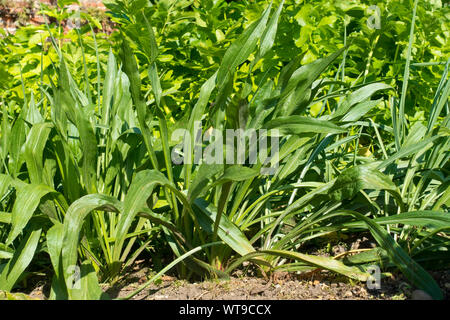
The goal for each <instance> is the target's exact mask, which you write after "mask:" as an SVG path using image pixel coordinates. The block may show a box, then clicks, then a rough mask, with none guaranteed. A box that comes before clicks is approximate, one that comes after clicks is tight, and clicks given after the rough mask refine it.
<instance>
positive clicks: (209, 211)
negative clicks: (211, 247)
mask: <svg viewBox="0 0 450 320" xmlns="http://www.w3.org/2000/svg"><path fill="white" fill-rule="evenodd" d="M194 204H195V206H196V207H197V208H198V209H199V210H196V214H197V218H198V221H199V223H200V225H201V227H202V228H203V229H204V230H205V231H206V232H207V233H209V234H212V233H213V228H214V222H215V221H216V215H217V211H216V210H217V209H216V208H215V207H214V206H213V205H212V204H209V203H207V202H206V201H205V200H203V199H201V198H198V199H196V200H195V201H194ZM217 235H218V236H219V238H220V239H221V240H222V241H223V242H225V243H226V244H227V245H229V246H230V248H232V249H233V250H234V251H236V252H237V253H239V254H240V255H242V256H244V255H246V254H248V253H250V252H253V251H255V249H254V248H253V246H252V245H251V244H250V242H249V241H248V239H247V238H246V237H245V235H244V234H243V233H242V231H241V230H239V228H238V227H236V225H235V224H234V223H233V222H231V221H230V220H229V219H228V218H227V217H226V216H225V215H222V217H221V219H220V224H219V228H218V233H217Z"/></svg>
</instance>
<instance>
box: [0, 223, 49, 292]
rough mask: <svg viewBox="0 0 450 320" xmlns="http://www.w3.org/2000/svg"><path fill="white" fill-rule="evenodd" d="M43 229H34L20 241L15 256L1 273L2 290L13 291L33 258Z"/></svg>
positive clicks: (0, 285) (0, 284)
mask: <svg viewBox="0 0 450 320" xmlns="http://www.w3.org/2000/svg"><path fill="white" fill-rule="evenodd" d="M41 231H42V230H41V229H37V230H32V231H30V232H29V233H28V235H27V236H26V237H25V238H24V239H23V240H22V241H21V242H20V245H19V247H18V248H17V249H16V250H15V252H14V256H13V257H12V259H11V260H10V261H9V262H8V263H7V264H6V266H5V268H4V269H3V271H2V272H1V274H0V290H5V291H11V289H13V288H14V285H15V283H16V282H17V280H18V279H19V277H20V276H21V275H22V273H23V272H24V271H25V269H26V268H27V267H28V265H29V264H30V262H31V260H32V259H33V256H34V253H35V251H36V248H37V246H38V244H39V239H40V237H41Z"/></svg>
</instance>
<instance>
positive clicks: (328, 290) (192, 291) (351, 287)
mask: <svg viewBox="0 0 450 320" xmlns="http://www.w3.org/2000/svg"><path fill="white" fill-rule="evenodd" d="M153 275H154V273H152V272H151V271H150V268H147V267H145V266H144V263H143V262H141V263H139V264H137V265H136V266H135V267H134V269H133V270H132V271H131V272H130V273H128V275H127V276H126V277H125V278H123V279H121V280H120V281H119V282H118V283H116V284H115V285H114V286H109V285H106V284H105V285H103V290H104V291H105V292H106V293H107V294H108V295H109V296H110V297H111V298H112V299H114V298H121V297H122V298H123V297H126V296H127V295H129V294H131V293H132V292H134V291H135V290H136V289H138V288H140V287H141V286H142V285H143V284H144V283H146V282H147V281H148V279H150V278H151V277H152V276H153ZM431 275H432V276H433V277H434V278H435V279H436V280H437V282H438V283H439V285H440V287H441V288H442V290H443V292H444V296H445V299H449V298H450V271H440V272H431ZM417 292H418V291H415V293H414V288H413V287H412V286H410V285H409V284H408V283H407V282H406V281H405V279H404V278H403V277H402V276H401V275H393V276H392V277H389V278H383V279H382V280H381V289H379V290H368V289H367V286H366V284H365V283H361V282H358V281H352V280H350V279H348V278H345V277H342V276H338V275H336V274H333V273H331V272H327V271H316V272H308V273H303V274H293V273H284V272H278V273H275V274H273V275H272V276H271V277H270V278H268V279H265V278H261V277H254V276H248V275H245V276H233V277H232V278H231V279H230V280H207V281H201V282H188V281H185V280H178V279H177V278H175V277H171V276H163V277H162V278H161V280H160V281H158V282H157V283H153V284H151V285H150V286H148V287H147V288H146V289H144V290H143V291H142V292H140V293H139V294H137V295H136V296H134V297H133V298H132V299H133V300H407V299H417ZM28 293H29V295H30V296H31V297H32V298H34V299H47V297H48V293H49V285H48V283H45V282H40V283H36V286H35V287H34V289H33V290H32V291H31V292H28ZM419 293H420V292H419Z"/></svg>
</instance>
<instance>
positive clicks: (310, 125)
mask: <svg viewBox="0 0 450 320" xmlns="http://www.w3.org/2000/svg"><path fill="white" fill-rule="evenodd" d="M264 128H266V129H268V130H270V129H278V130H279V131H280V134H304V133H345V132H346V130H344V129H342V128H340V127H339V126H337V125H335V124H334V123H332V122H330V121H326V120H319V119H315V118H309V117H302V116H287V117H279V118H276V119H274V120H271V121H269V122H268V123H267V124H266V125H265V126H264Z"/></svg>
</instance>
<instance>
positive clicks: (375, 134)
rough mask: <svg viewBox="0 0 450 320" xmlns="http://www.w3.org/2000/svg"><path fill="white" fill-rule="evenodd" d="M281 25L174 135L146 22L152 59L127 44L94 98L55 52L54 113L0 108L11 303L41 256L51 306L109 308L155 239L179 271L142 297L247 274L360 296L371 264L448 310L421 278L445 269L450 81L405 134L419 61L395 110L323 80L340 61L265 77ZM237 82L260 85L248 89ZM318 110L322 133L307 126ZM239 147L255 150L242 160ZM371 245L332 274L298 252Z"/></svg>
mask: <svg viewBox="0 0 450 320" xmlns="http://www.w3.org/2000/svg"><path fill="white" fill-rule="evenodd" d="M282 8H283V1H282V2H281V4H280V5H279V6H278V7H277V8H276V9H275V10H272V5H269V6H268V8H267V9H266V10H265V11H264V13H263V14H262V16H261V17H260V18H259V19H258V20H257V21H255V22H254V23H253V24H251V25H250V26H249V27H248V28H247V29H246V30H245V31H244V32H243V33H242V35H241V36H240V37H239V38H238V39H237V40H236V41H235V42H233V43H232V44H231V45H230V46H229V47H228V49H227V51H226V53H225V55H224V56H223V60H222V63H221V65H220V67H219V68H218V70H217V71H216V72H215V74H214V75H213V76H212V77H211V78H209V79H208V80H207V81H206V82H205V83H204V84H203V85H202V87H201V90H200V92H199V93H198V96H197V97H196V99H194V101H192V102H191V104H192V107H191V108H190V109H189V110H190V112H189V113H186V115H185V117H184V118H183V119H181V120H179V121H174V120H173V119H168V116H167V114H166V112H165V107H166V106H167V105H166V101H165V93H164V92H163V91H162V89H161V83H160V74H159V71H158V64H157V62H156V61H157V59H156V58H157V57H158V54H159V53H158V45H157V42H156V39H155V37H154V35H153V29H152V26H151V24H150V21H148V20H146V19H145V16H143V19H144V21H146V23H145V28H144V29H143V30H140V31H141V32H143V33H144V32H145V34H146V35H147V38H146V39H147V40H148V46H147V47H146V48H147V49H148V50H145V51H143V52H141V51H139V50H137V48H138V46H136V44H135V43H134V42H133V40H132V38H130V37H129V36H128V35H127V32H126V30H124V32H123V34H122V44H121V53H120V62H119V63H118V61H117V60H116V57H115V56H114V54H113V53H112V52H110V54H109V57H108V64H107V69H106V72H105V77H104V79H100V78H99V79H98V87H99V88H101V90H98V94H97V95H93V94H91V93H90V92H89V90H90V85H89V79H88V78H86V79H85V85H84V86H83V87H82V88H84V89H80V88H81V86H79V85H78V84H77V83H76V81H74V80H73V77H72V75H71V74H70V72H69V71H68V68H67V67H66V62H65V59H64V56H63V54H62V53H61V51H60V49H59V47H58V44H57V43H56V41H54V40H53V45H54V47H55V48H56V51H57V52H58V54H59V64H58V79H57V81H55V83H53V82H51V83H50V86H49V89H46V88H44V87H42V91H43V94H44V96H45V99H42V101H38V102H37V103H36V102H35V100H34V97H31V99H30V102H29V103H28V104H26V105H25V106H24V107H23V108H22V110H21V112H20V114H19V115H16V114H15V113H14V111H13V110H11V108H8V104H7V102H5V101H3V102H2V122H1V128H2V129H1V144H0V146H1V149H0V157H1V161H2V163H1V169H0V170H1V171H0V172H1V174H0V179H1V183H0V210H1V211H0V230H1V231H2V232H1V234H0V263H2V264H1V265H0V289H1V290H6V291H10V290H11V289H13V287H14V285H15V284H16V283H17V282H18V281H19V279H20V277H21V276H22V275H23V274H24V271H25V269H26V268H27V267H28V266H29V264H30V262H31V261H32V259H33V257H34V256H35V255H38V254H47V255H48V256H49V257H50V260H51V266H52V269H53V271H52V272H53V281H52V290H51V298H55V299H68V298H69V299H99V298H102V297H104V294H103V292H102V290H101V289H100V286H99V277H100V279H101V281H110V282H114V281H116V280H117V279H118V278H119V277H120V275H121V274H122V273H123V271H124V268H126V267H127V266H130V265H131V264H132V263H133V261H134V260H135V259H136V258H137V257H138V255H139V254H140V253H141V252H142V251H143V250H144V249H145V248H146V247H147V246H148V245H149V244H151V243H152V241H154V240H155V239H154V238H155V235H156V232H161V233H162V234H163V235H164V237H165V242H166V243H167V245H168V247H170V249H171V250H172V252H173V254H174V257H175V259H174V261H173V262H171V263H170V264H169V265H167V266H166V267H165V268H163V270H161V271H160V272H159V273H158V274H157V275H156V276H155V277H153V278H152V279H150V280H149V282H148V283H146V284H144V285H143V287H141V288H140V289H138V291H139V290H142V289H143V288H145V286H147V285H148V284H149V283H151V282H152V281H154V280H155V279H156V278H157V277H159V276H160V275H161V274H162V273H164V272H166V271H167V270H168V269H170V268H172V267H173V266H175V265H176V264H178V266H179V274H180V276H181V277H191V276H192V275H193V274H194V273H195V274H197V275H199V276H202V277H205V276H216V277H225V278H226V277H228V276H229V275H230V274H231V272H232V271H233V270H234V269H235V268H237V267H238V266H240V265H241V264H242V263H243V262H244V261H252V262H253V263H255V264H257V265H258V266H260V267H261V270H263V272H271V271H273V270H277V269H284V270H292V271H294V270H314V269H317V268H319V269H327V270H331V271H333V272H336V273H340V274H343V275H345V276H348V277H350V278H353V279H356V280H360V281H366V280H367V279H368V278H369V276H370V274H369V273H368V272H367V270H368V268H369V267H370V266H372V265H374V264H380V265H382V266H386V267H396V268H398V269H399V270H400V271H401V272H403V274H404V275H405V276H406V277H407V278H408V279H409V280H410V281H411V282H412V283H413V284H414V285H415V286H417V287H419V288H421V289H424V290H426V291H427V292H429V293H430V294H431V295H432V296H433V297H434V298H442V293H441V292H440V289H439V287H438V286H437V284H436V283H435V281H434V280H433V278H432V277H431V276H430V275H429V274H428V273H427V272H426V271H425V270H424V269H423V267H422V266H421V264H426V263H430V262H431V263H434V264H438V265H440V266H446V265H448V263H449V259H448V255H447V256H446V253H447V251H448V250H447V248H448V230H449V225H450V218H449V217H448V212H447V209H448V203H449V192H448V189H449V188H448V183H449V180H448V177H447V172H448V157H449V153H448V150H449V148H448V145H449V139H448V129H449V117H448V112H447V115H446V116H445V117H444V118H443V119H442V118H441V117H440V115H441V113H442V110H447V111H448V95H449V82H448V65H447V69H446V70H445V73H444V74H443V76H442V80H441V83H440V85H439V87H438V89H437V93H436V96H435V99H434V103H433V106H432V109H431V113H430V118H429V121H428V123H425V124H421V123H415V124H409V123H406V122H405V120H404V110H405V99H406V97H405V94H406V92H407V91H406V89H407V81H408V80H407V79H408V68H409V63H410V56H411V54H409V56H408V59H407V64H406V67H405V77H404V78H405V81H404V86H403V90H402V94H401V95H400V100H399V102H397V100H396V99H395V98H392V99H389V94H390V93H391V92H393V91H394V92H395V88H391V87H390V86H388V85H386V84H383V83H377V82H374V83H366V84H363V85H354V86H352V87H348V86H346V85H345V83H342V82H340V81H337V78H335V79H331V80H330V79H326V78H324V77H321V76H322V75H323V74H324V72H325V71H326V70H327V68H328V67H329V66H330V65H332V64H334V63H335V61H336V60H337V59H338V58H339V57H340V56H341V55H342V54H343V53H344V52H345V51H346V50H347V49H348V47H346V46H344V47H343V48H342V49H340V50H339V51H337V52H336V53H334V54H332V55H329V56H327V57H324V58H321V59H319V60H316V61H314V62H312V63H309V64H306V65H302V64H301V56H299V57H294V59H293V60H292V62H291V63H289V64H287V65H285V66H277V67H276V70H277V72H276V73H275V75H273V73H272V72H271V73H269V72H266V73H265V74H263V76H259V77H258V78H255V77H253V71H254V70H255V68H258V62H259V61H260V60H263V59H271V56H270V55H268V53H269V52H270V50H271V48H272V46H273V44H274V42H275V36H276V34H277V26H278V20H279V17H280V15H281V13H282ZM272 11H273V12H272ZM413 21H414V19H413ZM413 26H414V23H413V24H412V29H411V33H412V34H413ZM411 39H412V37H411ZM411 43H412V40H410V44H409V48H411ZM137 54H138V55H140V56H141V58H142V57H145V59H147V62H148V66H149V68H148V70H145V73H147V74H148V78H149V79H150V82H151V88H152V92H151V95H150V94H143V92H142V82H141V78H142V72H143V71H142V70H139V67H138V64H137V61H136V55H137ZM344 64H345V60H344V61H343V62H342V63H341V64H340V67H339V70H343V69H344V66H345V65H344ZM242 65H245V66H246V68H247V70H248V74H247V76H245V77H242V76H239V77H238V76H237V73H236V70H237V68H238V67H239V66H242ZM274 68H275V67H274ZM241 70H242V68H241ZM98 71H99V74H100V70H98ZM259 74H261V73H259ZM334 87H339V89H336V90H334V89H333V88H334ZM372 98H374V99H372ZM44 100H45V101H44ZM318 103H320V104H322V110H321V112H319V116H317V117H312V116H310V115H309V114H310V112H309V110H310V109H311V107H312V106H313V105H317V104H318ZM380 104H387V105H388V106H390V107H391V109H392V120H393V124H392V127H388V126H385V125H379V124H376V123H374V122H373V121H372V120H371V112H372V111H373V110H374V109H375V108H376V107H377V106H378V105H380ZM47 106H49V107H50V108H48V107H47ZM49 110H50V112H49ZM199 123H201V124H202V126H200V127H199ZM229 132H234V133H236V132H238V133H239V134H243V136H242V135H241V136H240V135H239V134H237V135H236V136H233V137H232V140H233V143H231V144H230V143H228V142H230V141H225V142H224V140H223V137H226V136H227V135H228V133H229ZM246 132H260V133H262V135H261V136H259V137H258V136H256V138H255V139H253V138H252V136H250V137H247V139H246V137H245V133H246ZM180 133H181V134H180ZM199 137H200V139H199ZM202 137H207V138H206V139H202ZM386 137H389V138H390V139H389V138H386ZM235 138H236V139H237V142H238V143H237V144H235V143H234V142H235ZM392 138H393V139H394V142H393V143H386V141H390V140H392ZM263 141H266V145H265V148H263V151H265V152H260V154H258V155H257V156H256V157H255V156H254V154H253V153H252V152H251V150H253V149H252V147H253V146H254V145H261V144H262V143H263ZM268 141H270V142H268ZM242 150H244V151H243V152H242ZM259 151H261V150H259ZM198 154H200V160H199V161H195V160H196V158H197V156H198ZM205 156H206V157H205ZM208 156H209V157H208ZM239 156H240V158H239ZM211 158H212V159H213V160H214V161H209V160H211ZM175 159H177V161H175ZM180 159H181V161H178V160H180ZM228 159H231V161H228ZM267 170H269V171H267ZM268 172H269V174H268ZM367 231H368V232H370V234H371V235H372V237H373V238H374V240H375V241H376V242H377V243H378V247H377V248H375V249H373V250H366V251H361V252H358V253H357V254H355V255H343V256H341V257H334V258H332V257H326V256H318V255H313V254H307V253H306V252H304V251H302V248H303V246H304V245H305V244H307V243H308V242H309V241H312V240H313V239H320V238H323V237H329V236H331V235H335V234H338V233H354V232H367ZM412 257H414V259H413V258H412ZM418 262H421V264H419V263H418ZM138 291H136V292H134V293H132V294H131V295H130V296H129V297H131V296H132V295H134V294H136V293H137V292H138Z"/></svg>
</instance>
